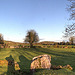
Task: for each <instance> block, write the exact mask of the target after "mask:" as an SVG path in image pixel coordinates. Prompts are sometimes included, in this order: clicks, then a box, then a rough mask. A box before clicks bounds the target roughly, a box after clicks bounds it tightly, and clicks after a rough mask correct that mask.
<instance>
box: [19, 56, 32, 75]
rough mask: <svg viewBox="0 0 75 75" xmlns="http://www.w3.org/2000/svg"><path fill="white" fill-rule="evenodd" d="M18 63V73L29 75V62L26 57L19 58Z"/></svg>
mask: <svg viewBox="0 0 75 75" xmlns="http://www.w3.org/2000/svg"><path fill="white" fill-rule="evenodd" d="M19 60H20V62H18V64H19V67H20V71H21V72H22V75H31V73H30V64H31V61H30V60H28V59H27V58H26V57H24V56H23V55H21V56H19Z"/></svg>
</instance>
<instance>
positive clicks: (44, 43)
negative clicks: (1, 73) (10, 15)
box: [4, 40, 58, 46]
mask: <svg viewBox="0 0 75 75" xmlns="http://www.w3.org/2000/svg"><path fill="white" fill-rule="evenodd" d="M4 43H5V44H7V45H10V46H16V45H29V43H20V42H13V41H6V40H5V41H4ZM54 43H58V42H54V41H42V42H39V43H34V45H53V44H54Z"/></svg>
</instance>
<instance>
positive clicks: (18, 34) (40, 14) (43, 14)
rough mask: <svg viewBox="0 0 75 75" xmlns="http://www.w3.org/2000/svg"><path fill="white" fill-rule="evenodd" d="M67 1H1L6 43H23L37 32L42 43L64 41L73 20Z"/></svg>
mask: <svg viewBox="0 0 75 75" xmlns="http://www.w3.org/2000/svg"><path fill="white" fill-rule="evenodd" d="M67 4H68V2H67V0H0V33H2V34H3V36H4V40H10V41H16V42H23V39H24V38H25V36H26V33H27V30H30V29H34V30H35V31H36V32H37V33H38V35H39V38H40V39H42V40H41V41H61V40H62V35H63V33H62V32H63V31H64V29H65V25H66V24H68V21H67V19H68V18H69V15H68V12H67V10H66V7H67Z"/></svg>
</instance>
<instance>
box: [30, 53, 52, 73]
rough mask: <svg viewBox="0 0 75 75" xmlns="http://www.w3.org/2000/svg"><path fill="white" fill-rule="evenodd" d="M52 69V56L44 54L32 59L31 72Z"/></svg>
mask: <svg viewBox="0 0 75 75" xmlns="http://www.w3.org/2000/svg"><path fill="white" fill-rule="evenodd" d="M50 68H51V56H50V55H47V54H44V55H40V56H37V57H34V58H33V59H32V63H31V67H30V69H31V71H32V72H34V71H35V69H50Z"/></svg>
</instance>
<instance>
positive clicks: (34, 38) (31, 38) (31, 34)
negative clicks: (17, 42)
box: [25, 30, 39, 48]
mask: <svg viewBox="0 0 75 75" xmlns="http://www.w3.org/2000/svg"><path fill="white" fill-rule="evenodd" d="M38 41H39V37H38V34H37V33H36V31H35V30H29V31H28V32H27V35H26V38H25V42H29V43H30V47H31V48H32V47H33V43H35V42H38Z"/></svg>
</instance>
